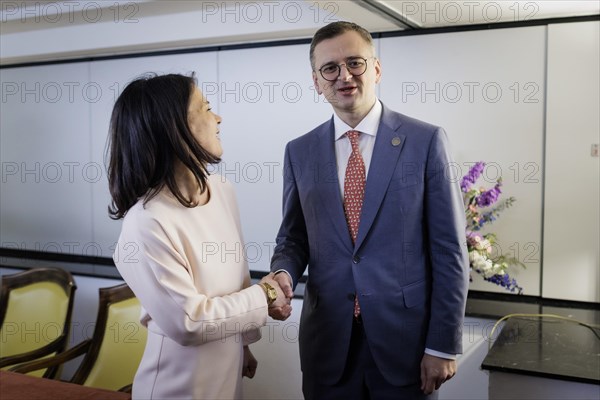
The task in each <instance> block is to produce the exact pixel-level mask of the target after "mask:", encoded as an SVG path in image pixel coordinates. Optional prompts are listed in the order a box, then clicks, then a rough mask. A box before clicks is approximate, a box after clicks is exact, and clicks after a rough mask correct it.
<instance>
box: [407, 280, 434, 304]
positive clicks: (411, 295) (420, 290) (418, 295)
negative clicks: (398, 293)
mask: <svg viewBox="0 0 600 400" xmlns="http://www.w3.org/2000/svg"><path fill="white" fill-rule="evenodd" d="M402 294H403V295H404V306H405V307H406V308H412V307H414V306H418V305H420V304H423V303H425V302H426V301H427V298H428V297H429V290H428V289H427V282H426V281H425V280H422V281H419V282H416V283H411V284H410V285H408V286H405V287H403V288H402Z"/></svg>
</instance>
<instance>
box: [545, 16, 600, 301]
mask: <svg viewBox="0 0 600 400" xmlns="http://www.w3.org/2000/svg"><path fill="white" fill-rule="evenodd" d="M599 38H600V23H599V22H597V21H595V22H580V23H571V24H557V25H550V26H549V27H548V112H547V128H546V129H547V137H546V165H547V168H546V186H545V196H544V198H545V217H544V273H543V286H542V295H543V296H544V297H551V298H559V299H569V300H580V301H594V302H598V301H600V288H599V286H598V282H599V281H600V256H599V254H598V243H600V233H599V230H600V211H599V204H600V196H599V193H600V168H599V162H598V160H599V158H598V155H597V154H596V156H595V157H593V156H592V152H591V146H592V144H594V143H595V144H596V145H598V143H599V142H600V139H599V132H600V117H599V116H598V110H600V79H599V73H600V39H599Z"/></svg>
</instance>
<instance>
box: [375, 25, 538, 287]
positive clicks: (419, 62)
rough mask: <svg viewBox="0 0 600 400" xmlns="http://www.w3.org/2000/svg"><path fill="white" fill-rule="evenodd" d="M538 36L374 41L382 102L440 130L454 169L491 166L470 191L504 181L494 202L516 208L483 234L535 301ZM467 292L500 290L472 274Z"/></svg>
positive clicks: (532, 32) (492, 33)
mask: <svg viewBox="0 0 600 400" xmlns="http://www.w3.org/2000/svg"><path fill="white" fill-rule="evenodd" d="M545 37H546V36H545V27H531V28H515V29H497V30H489V31H477V32H458V33H444V34H435V35H419V36H404V37H397V38H384V39H382V40H381V54H380V56H381V62H382V66H383V79H382V83H381V99H382V101H383V102H384V103H385V104H387V105H388V106H389V107H391V108H393V109H395V110H396V111H399V112H401V113H404V114H407V115H409V116H412V117H415V118H418V119H422V120H424V121H427V122H430V123H433V124H436V125H440V126H442V127H444V128H445V129H446V131H447V132H448V136H449V139H450V143H451V146H452V150H453V154H454V157H455V161H456V162H457V165H458V167H459V171H460V172H461V176H462V175H464V174H466V173H467V171H468V169H469V165H470V163H474V162H477V161H485V162H487V163H488V164H489V168H488V169H487V170H486V174H485V175H484V177H483V178H482V179H480V181H479V182H478V183H477V184H478V185H482V186H485V187H488V188H491V187H492V186H493V185H494V183H495V179H496V178H497V177H498V176H502V178H503V182H504V187H503V194H502V197H501V199H504V198H507V197H509V196H514V197H516V199H517V202H516V204H515V206H514V207H513V208H510V209H509V210H507V211H505V212H504V213H503V214H502V215H501V217H500V219H499V220H498V221H496V222H495V223H494V224H492V225H491V226H490V227H489V228H488V230H487V231H492V232H495V233H497V235H498V247H497V251H501V252H502V254H505V255H518V257H519V258H520V259H521V261H523V262H524V263H525V264H526V266H527V269H526V270H523V269H514V276H515V277H516V278H517V280H518V282H519V283H520V284H521V286H523V287H524V293H525V294H528V295H539V287H540V259H541V254H540V250H541V236H540V235H541V229H542V228H541V217H542V215H541V205H542V172H543V171H542V152H543V130H544V85H545V83H544V70H545V64H544V63H545ZM472 275H473V278H474V282H473V283H472V284H471V288H472V289H476V290H486V291H499V292H504V289H502V288H500V287H496V286H495V285H492V284H490V283H487V282H485V281H483V280H482V279H480V278H479V276H478V275H477V274H475V273H473V274H472Z"/></svg>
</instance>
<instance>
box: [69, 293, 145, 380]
mask: <svg viewBox="0 0 600 400" xmlns="http://www.w3.org/2000/svg"><path fill="white" fill-rule="evenodd" d="M140 311H141V306H140V302H139V301H138V299H137V298H136V297H135V295H134V294H133V292H132V291H131V289H130V288H129V286H127V284H121V285H118V286H113V287H110V288H101V289H100V303H99V306H98V317H97V319H96V327H95V329H94V334H93V336H92V344H91V346H90V349H89V350H88V352H87V354H86V356H85V357H84V359H83V360H82V362H81V365H80V367H79V368H78V370H77V371H76V372H75V374H74V375H73V379H72V380H71V381H72V382H74V383H79V384H82V385H85V386H93V387H97V388H103V389H110V390H119V389H120V388H122V387H124V386H126V385H129V384H131V383H132V382H133V378H134V376H135V373H136V371H137V368H138V366H139V363H140V360H141V359H142V354H143V353H144V348H145V346H146V328H145V327H144V326H142V325H141V324H140V322H139V319H140Z"/></svg>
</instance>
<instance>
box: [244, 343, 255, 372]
mask: <svg viewBox="0 0 600 400" xmlns="http://www.w3.org/2000/svg"><path fill="white" fill-rule="evenodd" d="M257 367H258V361H256V358H254V355H253V354H252V352H251V351H250V348H249V347H248V346H244V364H243V365H242V376H246V377H248V378H250V379H252V378H254V374H256V368H257Z"/></svg>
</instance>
